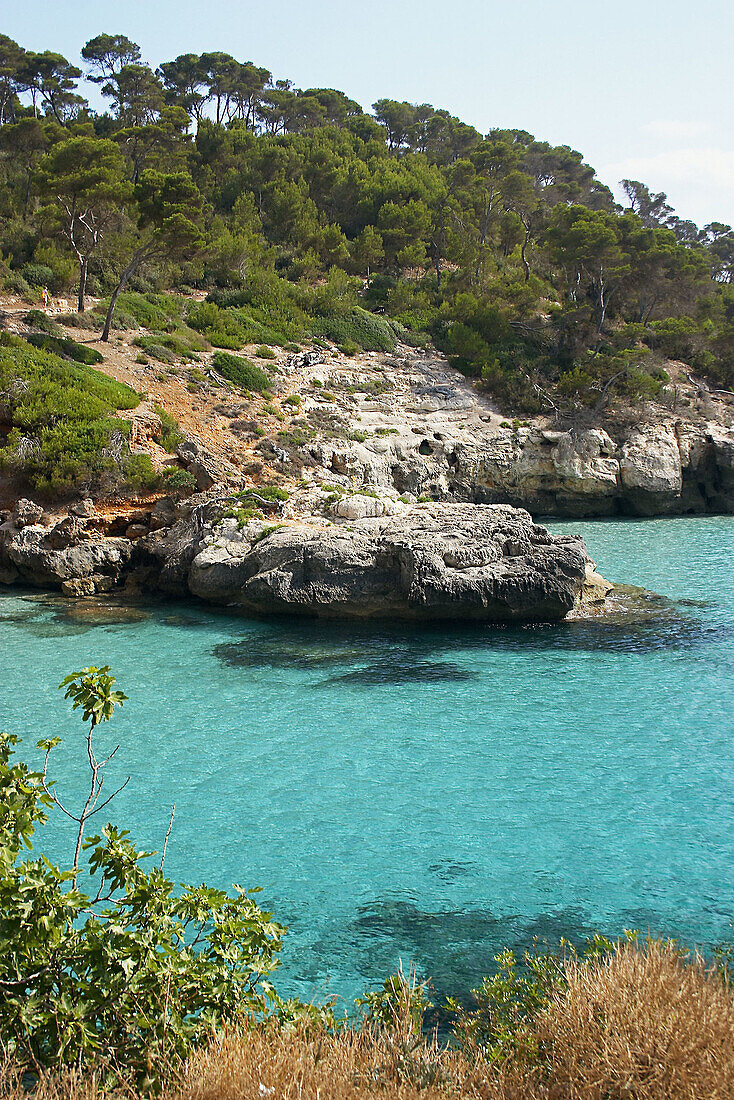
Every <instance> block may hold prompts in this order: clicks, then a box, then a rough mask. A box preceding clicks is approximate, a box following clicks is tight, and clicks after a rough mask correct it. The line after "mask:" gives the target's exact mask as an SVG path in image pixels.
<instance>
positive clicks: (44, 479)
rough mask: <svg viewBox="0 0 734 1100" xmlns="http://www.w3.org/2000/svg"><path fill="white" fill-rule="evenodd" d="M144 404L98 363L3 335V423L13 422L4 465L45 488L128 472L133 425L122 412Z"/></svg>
mask: <svg viewBox="0 0 734 1100" xmlns="http://www.w3.org/2000/svg"><path fill="white" fill-rule="evenodd" d="M49 339H50V337H49ZM139 402H140V397H139V395H138V394H137V393H135V391H134V390H132V389H130V387H129V386H126V385H124V384H123V383H121V382H116V381H114V380H113V379H111V378H108V377H107V376H106V375H104V374H101V373H100V372H99V371H95V370H93V369H92V368H91V367H88V366H85V365H83V364H79V363H70V362H68V361H66V360H64V359H61V358H60V357H59V356H57V355H55V354H53V353H51V352H49V351H46V350H43V349H41V348H36V347H33V346H31V345H29V344H28V343H27V342H26V341H24V340H21V339H19V338H17V337H12V336H7V335H3V336H2V337H0V422H3V423H5V424H6V425H7V426H8V428H9V434H8V437H7V442H6V443H5V446H4V447H2V448H0V464H2V468H3V469H4V470H12V471H16V472H18V473H21V474H22V475H23V476H25V477H27V478H28V480H29V481H30V483H31V484H32V485H33V486H34V487H36V488H37V489H39V490H40V491H42V492H52V493H56V492H61V491H64V490H67V489H71V488H80V487H82V486H84V485H89V484H94V483H96V482H99V480H100V478H101V477H102V475H103V474H105V473H107V474H109V475H110V476H115V473H116V472H117V474H118V475H120V473H121V470H122V467H123V466H124V462H125V459H126V455H127V445H126V437H127V434H128V432H129V427H130V425H129V422H128V421H126V420H123V419H120V418H119V417H116V416H115V415H114V414H115V413H116V412H117V411H118V410H125V409H133V408H135V407H136V405H138V404H139Z"/></svg>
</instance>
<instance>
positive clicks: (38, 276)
mask: <svg viewBox="0 0 734 1100" xmlns="http://www.w3.org/2000/svg"><path fill="white" fill-rule="evenodd" d="M21 274H22V276H23V278H24V279H25V281H26V282H27V283H28V284H29V285H30V286H38V287H44V286H45V287H48V288H52V287H53V285H54V281H55V276H54V273H53V270H52V269H51V268H50V267H47V266H46V264H26V265H25V267H24V268H23V270H22V272H21Z"/></svg>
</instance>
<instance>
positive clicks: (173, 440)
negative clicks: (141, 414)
mask: <svg viewBox="0 0 734 1100" xmlns="http://www.w3.org/2000/svg"><path fill="white" fill-rule="evenodd" d="M153 407H154V409H155V411H156V412H157V413H158V416H159V417H160V420H161V427H162V429H163V432H162V435H161V446H162V447H163V448H164V450H166V451H167V452H168V453H169V454H175V452H176V448H177V447H178V445H179V443H182V442H183V438H184V435H183V432H182V431H181V428H180V427H179V423H178V420H176V418H175V417H173V416H171V414H170V413H168V412H166V410H165V409H163V408H161V406H160V405H154V406H153Z"/></svg>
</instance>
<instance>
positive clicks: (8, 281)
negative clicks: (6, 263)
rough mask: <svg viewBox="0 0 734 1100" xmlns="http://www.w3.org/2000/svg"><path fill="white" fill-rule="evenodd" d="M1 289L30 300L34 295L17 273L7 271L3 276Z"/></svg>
mask: <svg viewBox="0 0 734 1100" xmlns="http://www.w3.org/2000/svg"><path fill="white" fill-rule="evenodd" d="M3 287H4V289H5V290H9V291H10V293H11V294H19V295H20V297H21V298H26V299H29V298H30V299H32V298H35V297H36V295H35V294H34V293H33V291H32V290H31V288H30V286H29V284H28V283H27V282H26V280H25V279H24V278H23V276H22V275H21V273H20V272H19V271H8V272H7V274H5V275H3Z"/></svg>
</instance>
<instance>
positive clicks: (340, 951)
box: [0, 517, 734, 1000]
mask: <svg viewBox="0 0 734 1100" xmlns="http://www.w3.org/2000/svg"><path fill="white" fill-rule="evenodd" d="M549 526H550V527H551V529H552V531H553V532H554V533H559V534H561V533H564V534H565V533H571V532H574V533H579V534H581V535H583V537H584V538H585V540H586V542H587V545H588V547H589V550H590V553H591V554H592V556H594V557H595V559H596V560H597V562H598V563H599V567H600V569H601V571H602V572H603V573H604V575H605V576H607V577H608V578H610V579H612V580H619V581H624V582H631V583H634V584H637V585H641V586H644V587H645V588H647V589H650V590H652V591H654V592H657V593H660V594H662V595H663V596H664V597H666V598H667V600H666V601H663V602H660V603H656V602H655V601H652V602H651V604H650V610H649V614H646V615H642V616H639V617H636V618H635V617H624V616H621V617H619V618H617V619H611V620H586V621H576V622H566V623H560V624H555V625H550V626H542V625H541V626H535V627H526V628H505V629H498V628H488V627H471V628H465V629H462V628H460V627H448V628H447V627H445V626H444V627H440V628H435V629H427V628H423V627H421V628H416V627H409V626H405V625H402V626H400V625H395V626H391V625H390V624H379V625H353V624H352V625H350V624H338V623H336V624H334V623H324V622H309V621H298V622H296V621H291V620H284V621H271V622H259V621H253V620H248V619H246V618H243V617H241V616H235V615H231V614H228V613H226V612H220V611H216V610H213V609H211V608H208V607H206V606H204V605H199V604H195V603H190V604H186V605H182V604H163V603H161V604H156V605H152V606H142V605H140V606H137V605H136V606H133V607H122V608H120V607H116V606H114V605H113V604H104V603H99V602H95V603H85V602H83V601H80V602H75V601H69V600H63V599H59V598H56V597H54V596H49V595H47V594H43V593H38V592H33V591H29V590H23V591H21V590H15V589H7V590H3V591H2V593H0V694H1V696H2V699H1V704H2V705H1V707H0V716H1V717H0V723H1V724H2V727H3V728H4V729H6V730H7V731H8V732H12V733H15V734H17V735H19V736H21V737H22V738H23V739H24V744H23V746H22V750H21V751H22V752H23V754H24V755H25V757H26V758H33V759H34V760H38V754H37V752H36V751H35V750H33V751H32V746H34V745H35V742H36V740H37V739H38V738H39V737H42V736H49V735H51V734H54V733H60V734H61V735H62V736H64V738H65V743H64V746H63V747H62V748H61V749H60V750H58V754H57V757H56V763H55V768H54V774H55V776H56V778H57V779H58V780H59V790H60V792H63V793H65V794H66V797H67V798H68V799H70V800H77V801H78V800H80V799H81V798H82V792H83V784H85V783H86V774H85V773H84V771H83V766H82V765H83V738H82V726H81V723H80V722H79V721H78V719H77V717H76V716H74V717H73V718H72V716H71V714H70V712H69V710H68V705H67V704H65V703H64V701H63V699H62V695H61V693H60V692H58V691H57V690H56V685H57V684H58V683H59V682H60V681H61V679H62V678H63V676H65V675H66V674H67V673H68V672H71V671H76V670H77V669H79V668H81V667H83V666H84V665H88V664H104V663H109V664H111V665H112V667H113V670H114V673H115V675H116V676H117V679H118V684H119V686H120V687H121V688H122V689H123V690H125V691H126V692H127V694H128V695H129V696H130V699H129V701H128V703H126V704H125V707H124V709H123V710H122V711H121V712H120V713H119V715H116V716H115V720H114V723H113V725H112V727H110V728H109V730H108V731H107V732H105V734H104V740H105V743H108V744H110V746H113V745H114V744H116V743H118V742H119V743H120V745H121V749H120V752H119V753H118V757H119V759H118V758H116V759H115V762H114V772H111V774H110V776H109V779H108V781H107V782H108V784H109V786H110V789H111V788H112V784H113V782H114V780H115V778H119V780H120V781H121V780H122V779H123V778H124V777H125V776H126V775H128V774H130V775H131V777H132V778H131V781H130V784H129V786H128V788H127V789H126V790H125V791H123V793H122V794H121V795H120V796H119V798H118V799H117V800H116V801H115V803H114V804H113V806H112V807H111V814H110V816H111V818H112V820H114V821H115V822H116V823H117V824H119V825H121V826H123V827H125V828H128V829H130V831H131V833H132V836H133V838H134V839H135V841H136V842H137V843H138V844H140V845H141V846H143V847H151V848H158V849H160V848H161V846H162V843H163V837H164V834H165V831H166V826H167V823H168V818H169V815H170V810H171V804H172V803H173V802H175V803H176V817H175V823H174V829H173V834H172V837H171V841H170V843H169V848H168V855H167V860H166V869H167V871H168V873H169V874H170V875H171V876H172V877H174V878H175V879H177V880H186V881H190V882H200V881H206V882H209V883H212V884H214V885H218V886H228V885H230V884H231V883H233V882H238V883H240V884H242V885H243V886H261V887H262V888H263V892H262V894H260V895H259V899H260V902H261V904H263V905H264V906H265V907H266V908H268V909H271V910H272V911H273V912H274V913H275V915H276V917H277V918H278V919H279V920H281V921H282V922H284V923H286V924H288V925H289V926H290V929H291V931H290V932H289V934H288V936H287V937H286V946H285V949H284V952H283V966H282V968H281V971H280V973H279V974H277V975H276V985H277V986H278V988H279V989H281V990H282V991H283V992H284V993H293V994H297V995H298V996H300V997H304V998H308V997H312V996H313V997H319V998H320V997H323V996H325V995H328V994H330V993H335V994H338V995H339V996H341V997H344V998H346V999H348V1000H349V999H351V998H352V997H354V996H355V995H359V994H360V993H362V992H363V990H364V988H365V985H367V984H373V983H375V982H377V981H378V980H380V979H381V978H382V977H384V976H385V975H386V974H387V973H388V972H390V971H391V970H393V969H394V968H395V966H396V964H397V961H398V958H402V959H403V961H404V963H407V962H409V961H413V962H415V964H416V965H417V966H418V968H419V970H420V971H421V972H422V973H424V974H428V975H430V976H431V977H432V978H433V981H434V985H435V987H436V989H437V991H438V992H439V993H449V992H451V993H455V994H459V995H463V994H465V993H466V991H467V990H468V989H469V988H470V987H471V986H472V985H476V984H478V983H479V981H480V979H481V976H482V974H483V973H486V972H488V971H489V970H490V969H491V966H492V958H493V956H494V954H496V953H497V951H499V950H500V949H502V948H503V947H515V948H520V949H522V947H524V946H530V945H531V944H532V943H533V941H534V939H536V938H537V939H539V940H541V941H548V942H554V941H557V940H558V938H559V937H560V936H563V935H565V936H570V937H572V938H578V937H581V936H583V935H585V934H588V933H590V932H591V931H594V930H598V931H601V932H606V933H611V934H618V933H620V932H621V931H622V929H623V928H639V929H642V930H643V931H647V930H648V929H649V930H652V931H655V932H661V933H665V934H676V935H679V936H680V937H681V938H682V939H683V940H685V941H686V942H689V943H694V942H695V943H699V944H713V943H716V942H718V941H721V940H724V939H727V938H733V937H734V933H733V932H732V920H733V919H734V876H732V867H733V866H734V717H733V716H734V584H733V583H732V582H733V581H734V569H733V567H732V561H733V560H734V518H732V517H702V518H691V519H687V518H686V519H683V518H676V519H661V520H645V521H617V520H615V521H603V522H574V523H552V524H550V525H549ZM97 823H98V824H100V823H101V822H99V819H97ZM36 839H37V844H38V848H39V850H43V851H45V852H47V854H49V855H50V856H52V857H55V858H62V857H63V856H67V857H69V856H70V854H71V851H72V842H71V833H70V830H69V829H68V828H67V826H66V822H65V821H64V820H63V819H61V818H60V816H57V815H54V816H53V817H52V819H51V821H50V823H49V824H48V825H47V826H46V827H45V828H44V829H43V830H42V831H41V832H40V833H39V834H37V838H36Z"/></svg>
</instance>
